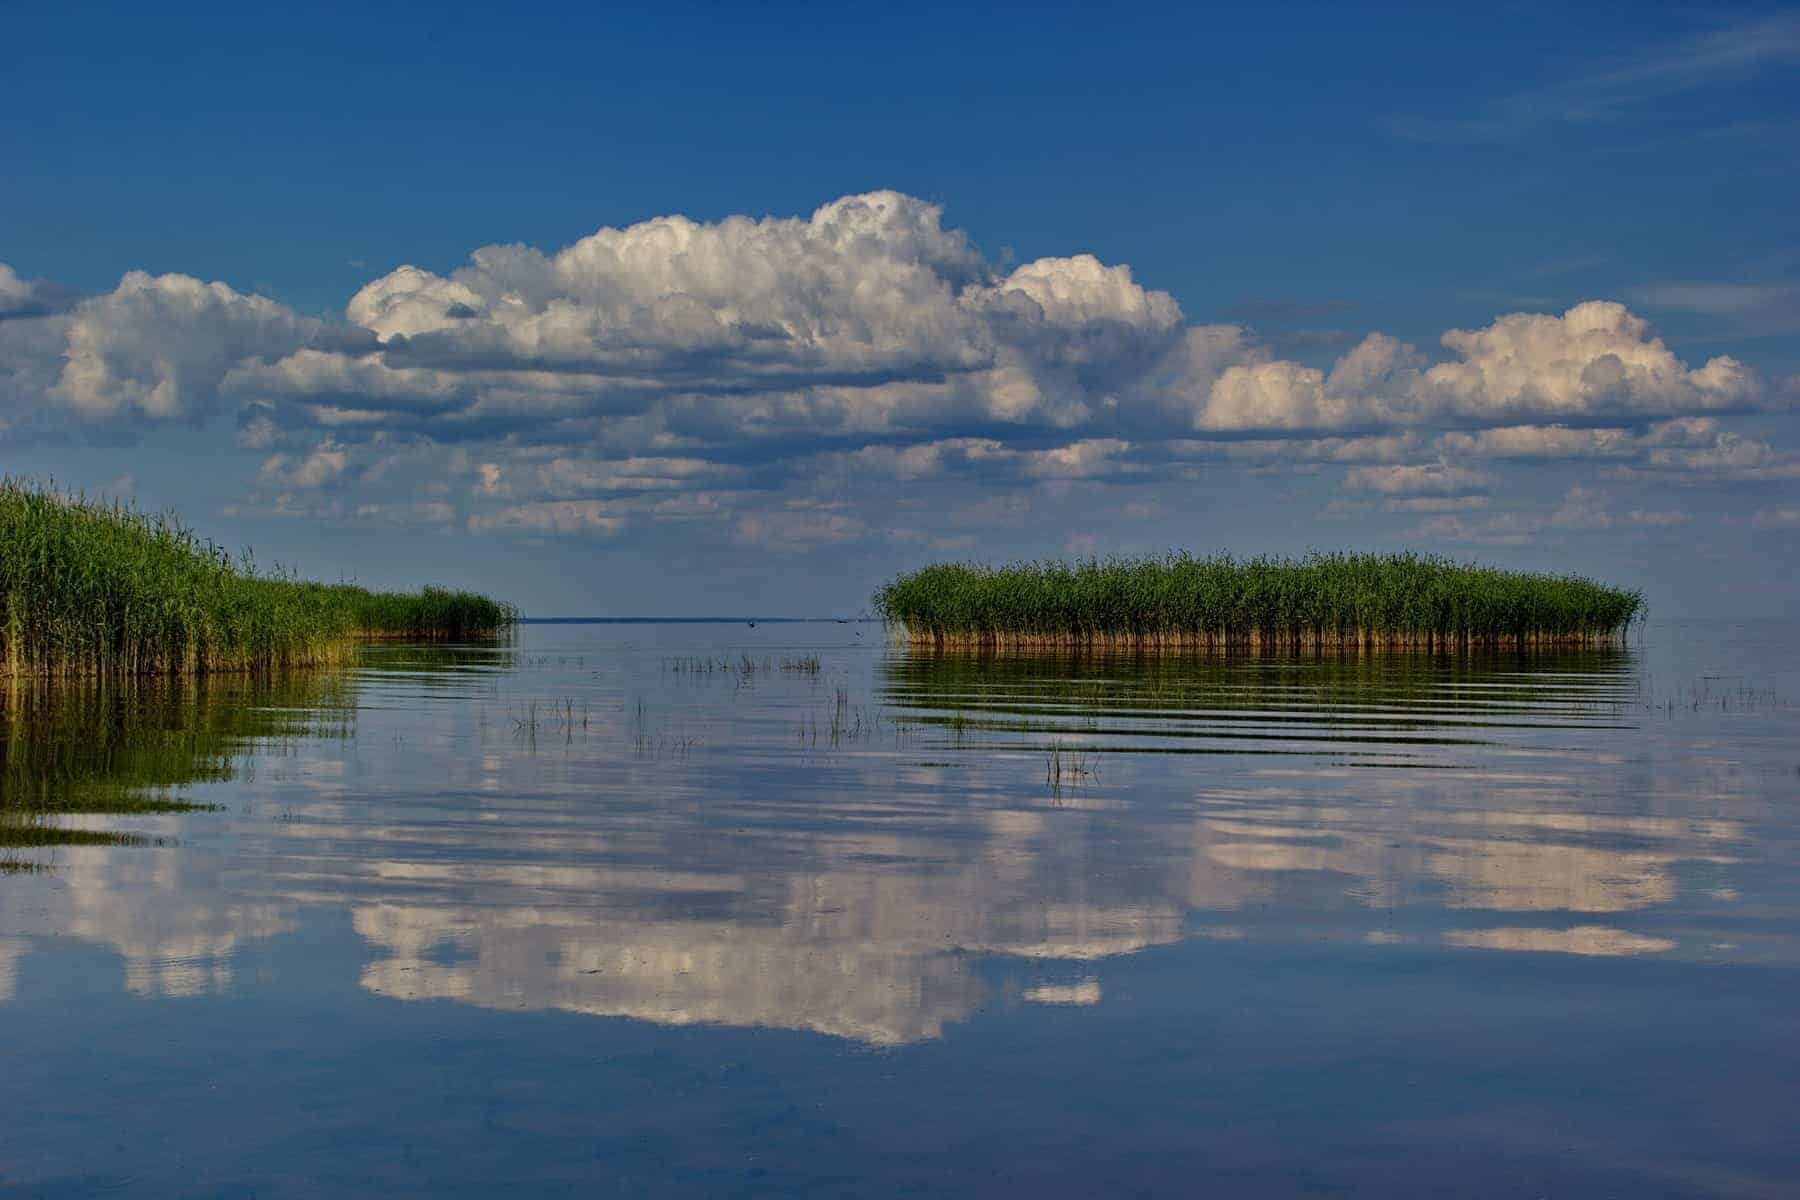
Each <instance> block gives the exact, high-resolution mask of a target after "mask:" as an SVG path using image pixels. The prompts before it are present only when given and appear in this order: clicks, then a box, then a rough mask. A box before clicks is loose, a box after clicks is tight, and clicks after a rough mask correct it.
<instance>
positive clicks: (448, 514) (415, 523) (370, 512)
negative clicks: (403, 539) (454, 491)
mask: <svg viewBox="0 0 1800 1200" xmlns="http://www.w3.org/2000/svg"><path fill="white" fill-rule="evenodd" d="M351 515H352V516H353V517H354V518H355V519H356V520H358V521H364V522H370V523H373V524H377V525H386V526H391V527H393V528H399V529H411V528H417V527H420V526H424V527H436V528H441V527H445V526H448V525H450V524H451V523H452V522H454V521H455V520H456V509H454V508H452V507H451V506H450V505H449V504H448V503H446V502H445V501H443V500H416V501H411V502H402V503H398V504H359V505H357V506H356V508H355V509H354V510H352V514H351Z"/></svg>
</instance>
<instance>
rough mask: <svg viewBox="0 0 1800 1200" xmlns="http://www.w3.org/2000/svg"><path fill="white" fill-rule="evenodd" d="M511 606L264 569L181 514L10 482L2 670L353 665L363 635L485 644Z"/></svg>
mask: <svg viewBox="0 0 1800 1200" xmlns="http://www.w3.org/2000/svg"><path fill="white" fill-rule="evenodd" d="M516 618H517V614H516V612H515V611H514V610H513V609H512V607H511V606H510V605H506V604H502V603H499V602H497V601H493V600H489V599H487V598H486V597H483V596H477V595H474V594H472V593H468V592H452V591H446V590H443V589H441V588H426V589H424V590H423V591H419V592H411V593H400V592H371V591H368V590H367V589H364V588H360V587H355V586H352V585H349V584H322V583H308V582H304V581H301V580H299V579H297V578H294V577H293V576H291V575H289V574H284V573H281V572H279V571H276V572H263V571H259V570H258V568H257V566H256V564H255V562H254V560H253V559H252V557H251V555H250V554H249V552H248V551H246V552H245V553H244V554H242V555H233V554H230V553H228V552H227V551H225V550H224V549H222V548H221V547H219V546H217V545H214V544H213V543H211V542H208V541H204V540H202V539H201V538H199V537H198V536H197V535H195V534H194V532H193V531H192V530H190V529H188V528H186V527H185V526H183V525H182V524H181V523H180V522H179V521H177V520H176V519H175V518H174V517H173V516H169V515H162V516H154V517H153V516H150V515H148V514H146V513H142V512H139V511H137V510H136V509H134V508H130V507H128V506H126V505H123V504H118V503H113V504H107V503H103V502H97V501H90V500H87V499H86V498H83V497H76V496H68V495H64V494H61V493H59V492H55V491H51V490H45V489H41V488H36V487H32V486H29V485H26V484H23V483H19V482H16V481H12V480H5V479H0V672H4V673H8V674H13V675H21V674H47V675H94V674H118V675H163V674H197V673H201V672H220V671H247V672H267V671H270V670H273V669H276V668H281V667H288V666H304V665H317V664H322V663H330V662H336V661H340V660H342V659H343V658H344V657H346V655H347V651H348V647H349V645H350V644H351V643H352V641H353V640H354V639H356V638H358V637H364V636H397V637H406V638H449V639H458V638H464V637H474V636H485V635H491V634H494V633H498V632H500V631H502V630H504V629H507V628H509V627H511V626H512V624H513V623H514V621H515V620H516Z"/></svg>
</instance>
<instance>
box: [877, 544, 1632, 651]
mask: <svg viewBox="0 0 1800 1200" xmlns="http://www.w3.org/2000/svg"><path fill="white" fill-rule="evenodd" d="M1643 603H1644V601H1643V596H1642V594H1641V593H1639V592H1636V591H1630V590H1626V589H1621V588H1612V587H1606V586H1603V585H1601V584H1598V583H1595V582H1593V581H1592V580H1588V579H1583V578H1580V577H1578V576H1573V575H1542V574H1525V573H1521V572H1514V571H1500V570H1495V569H1492V568H1488V567H1481V566H1474V565H1469V564H1463V563H1457V562H1453V561H1451V560H1449V559H1444V558H1438V557H1434V556H1428V555H1416V554H1397V555H1385V556H1383V555H1359V554H1312V555H1309V556H1307V557H1306V558H1304V559H1298V560H1296V559H1284V558H1253V559H1242V560H1240V559H1234V558H1231V557H1229V556H1221V557H1216V558H1194V557H1192V556H1189V555H1186V554H1172V555H1170V556H1168V557H1166V558H1160V559H1137V560H1131V559H1106V560H1100V559H1093V560H1089V561H1087V562H1078V563H1074V564H1068V563H1058V562H1043V563H1015V564H1012V565H1010V566H1005V567H988V566H981V565H976V564H969V563H947V564H938V565H934V566H927V567H923V568H921V569H919V570H917V571H914V572H912V573H911V574H906V575H901V576H899V577H897V578H895V579H893V580H891V581H890V582H888V583H887V584H886V585H884V586H883V587H882V588H881V589H880V590H879V591H877V592H876V594H875V605H876V608H877V609H878V610H879V611H880V613H881V615H882V617H883V618H884V619H885V620H886V621H888V622H889V623H890V624H891V625H895V626H899V627H900V628H902V629H904V630H905V632H906V634H907V636H908V637H909V638H910V639H911V640H913V641H914V642H922V643H926V644H930V645H939V646H945V645H975V646H980V645H991V646H1034V645H1036V646H1087V645H1108V644H1115V645H1127V646H1204V647H1219V648H1227V649H1230V648H1242V649H1258V650H1268V649H1279V650H1292V649H1321V648H1339V647H1343V648H1375V647H1396V646H1413V647H1422V648H1427V649H1434V650H1435V649H1469V648H1474V647H1484V648H1497V647H1509V648H1527V647H1534V646H1581V645H1596V644H1602V643H1607V642H1610V641H1612V640H1614V639H1616V638H1617V637H1618V636H1620V635H1621V634H1622V633H1623V632H1624V630H1625V629H1626V628H1627V627H1628V626H1629V625H1630V623H1631V622H1632V621H1633V620H1634V619H1635V618H1637V617H1638V616H1639V615H1641V613H1642V611H1643Z"/></svg>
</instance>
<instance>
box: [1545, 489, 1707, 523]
mask: <svg viewBox="0 0 1800 1200" xmlns="http://www.w3.org/2000/svg"><path fill="white" fill-rule="evenodd" d="M1692 519H1693V518H1691V517H1690V516H1689V515H1688V514H1687V513H1684V512H1681V511H1680V510H1678V509H1662V510H1657V511H1651V510H1646V509H1641V508H1634V509H1630V510H1629V511H1626V512H1623V513H1614V512H1612V511H1610V510H1609V509H1608V507H1607V497H1606V494H1605V493H1603V492H1599V491H1596V490H1594V489H1593V488H1585V487H1573V488H1570V489H1569V490H1568V491H1567V492H1565V493H1564V494H1563V498H1562V503H1561V504H1559V505H1558V506H1557V508H1556V511H1554V512H1552V513H1551V514H1550V516H1549V518H1548V520H1547V521H1546V522H1545V523H1546V524H1547V525H1548V526H1549V527H1550V528H1553V529H1618V528H1637V529H1666V528H1668V527H1669V526H1672V525H1685V524H1686V523H1687V522H1688V521H1690V520H1692Z"/></svg>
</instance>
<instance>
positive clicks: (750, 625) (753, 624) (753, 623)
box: [744, 621, 756, 629]
mask: <svg viewBox="0 0 1800 1200" xmlns="http://www.w3.org/2000/svg"><path fill="white" fill-rule="evenodd" d="M744 624H746V625H748V626H749V627H750V628H752V629H755V628H756V622H755V621H745V622H744Z"/></svg>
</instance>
